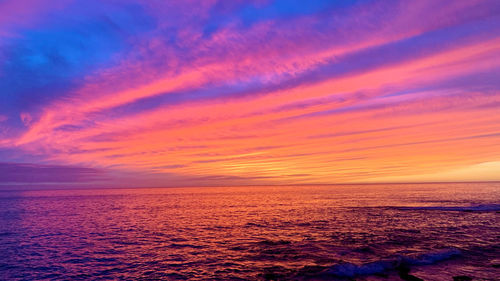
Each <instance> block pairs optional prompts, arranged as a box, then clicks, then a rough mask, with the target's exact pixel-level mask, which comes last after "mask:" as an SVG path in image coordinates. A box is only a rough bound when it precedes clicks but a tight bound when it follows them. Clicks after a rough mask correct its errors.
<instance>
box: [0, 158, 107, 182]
mask: <svg viewBox="0 0 500 281" xmlns="http://www.w3.org/2000/svg"><path fill="white" fill-rule="evenodd" d="M105 174H106V173H105V171H104V170H102V169H95V168H87V167H76V166H61V165H43V164H34V163H0V184H4V185H5V184H20V183H32V184H33V183H35V184H36V183H85V182H92V181H96V180H102V179H104V178H105Z"/></svg>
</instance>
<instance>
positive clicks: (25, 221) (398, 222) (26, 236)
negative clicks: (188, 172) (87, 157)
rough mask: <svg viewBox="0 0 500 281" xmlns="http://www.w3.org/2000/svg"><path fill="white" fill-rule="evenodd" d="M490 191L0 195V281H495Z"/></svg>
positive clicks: (498, 248)
mask: <svg viewBox="0 0 500 281" xmlns="http://www.w3.org/2000/svg"><path fill="white" fill-rule="evenodd" d="M499 266H500V184H498V183H471V184H422V185H418V184H404V185H345V186H342V185H336V186H279V187H276V186H262V187H219V188H157V189H102V190H56V191H0V280H266V279H268V280H402V279H403V280H416V279H411V278H414V277H418V278H421V279H423V280H453V279H452V278H453V277H454V276H460V275H463V276H469V277H472V278H473V280H500V268H499Z"/></svg>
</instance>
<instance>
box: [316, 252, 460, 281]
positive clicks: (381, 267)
mask: <svg viewBox="0 0 500 281" xmlns="http://www.w3.org/2000/svg"><path fill="white" fill-rule="evenodd" d="M460 255H461V252H460V250H458V249H455V248H452V249H446V250H441V251H436V252H430V253H424V254H420V255H416V256H397V257H394V258H389V259H386V260H379V261H375V262H370V263H365V264H361V265H356V264H353V263H341V264H337V265H334V266H332V267H330V268H328V269H327V270H326V271H324V272H323V273H322V274H321V275H329V276H334V277H355V276H359V275H373V274H379V273H384V272H387V271H390V270H397V269H398V268H402V267H409V266H415V265H429V264H434V263H437V262H440V261H444V260H448V259H451V258H454V257H457V256H460Z"/></svg>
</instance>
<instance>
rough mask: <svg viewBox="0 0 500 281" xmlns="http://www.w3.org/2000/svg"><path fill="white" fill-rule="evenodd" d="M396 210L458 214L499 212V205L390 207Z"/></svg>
mask: <svg viewBox="0 0 500 281" xmlns="http://www.w3.org/2000/svg"><path fill="white" fill-rule="evenodd" d="M390 208H395V209H398V210H430V211H459V212H492V211H500V204H486V205H476V206H416V207H390Z"/></svg>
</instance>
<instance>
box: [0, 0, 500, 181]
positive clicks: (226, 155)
mask: <svg viewBox="0 0 500 281" xmlns="http://www.w3.org/2000/svg"><path fill="white" fill-rule="evenodd" d="M0 11H1V12H0V188H1V186H4V187H6V186H10V187H12V186H15V187H16V186H47V185H49V186H60V187H73V186H77V187H78V186H113V187H120V186H123V187H141V186H144V187H146V186H147V187H149V186H193V185H194V186H204V185H206V186H214V185H224V186H227V185H260V184H280V185H281V184H333V183H376V182H429V181H432V182H436V181H438V182H439V181H495V180H500V78H499V77H500V2H499V1H497V0H492V1H489V0H484V1H483V0H481V1H476V0H468V1H455V0H448V1H447V0H444V1H435V0H418V1H403V0H402V1H392V0H388V1H386V0H384V1H373V0H368V1H363V0H359V1H333V0H330V1H327V0H310V1H300V0H274V1H271V0H255V1H252V0H245V1H238V0H220V1H216V0H203V1H202V0H198V1H192V0H182V1H174V0H172V1H160V0H148V1H139V0H106V1H101V0H82V1H80V0H2V1H0Z"/></svg>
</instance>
